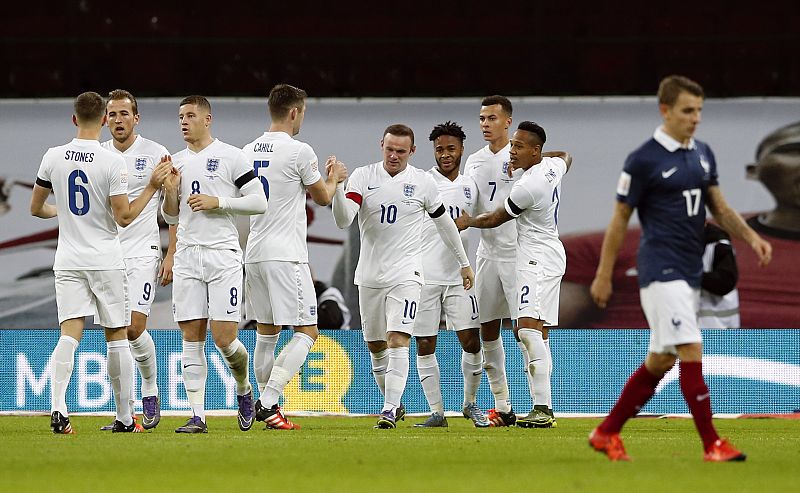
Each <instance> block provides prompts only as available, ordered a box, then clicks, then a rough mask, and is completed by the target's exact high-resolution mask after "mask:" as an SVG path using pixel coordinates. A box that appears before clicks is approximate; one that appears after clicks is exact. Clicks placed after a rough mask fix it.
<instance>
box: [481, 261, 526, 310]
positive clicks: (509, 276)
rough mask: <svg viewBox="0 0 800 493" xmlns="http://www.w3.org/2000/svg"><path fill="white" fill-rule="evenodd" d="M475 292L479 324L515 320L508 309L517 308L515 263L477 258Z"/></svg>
mask: <svg viewBox="0 0 800 493" xmlns="http://www.w3.org/2000/svg"><path fill="white" fill-rule="evenodd" d="M476 265H477V268H478V271H477V272H476V273H475V292H476V294H477V296H478V309H479V310H480V319H479V321H480V322H481V323H484V322H491V321H492V320H500V319H503V318H511V319H512V320H516V319H517V314H516V313H511V311H510V310H509V308H515V307H516V306H517V303H516V299H517V272H516V262H501V261H499V260H487V259H485V258H481V257H478V258H477V260H476Z"/></svg>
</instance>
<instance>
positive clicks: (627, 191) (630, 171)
mask: <svg viewBox="0 0 800 493" xmlns="http://www.w3.org/2000/svg"><path fill="white" fill-rule="evenodd" d="M646 184H647V180H646V176H645V174H644V173H643V171H642V164H641V161H640V160H639V159H638V158H637V156H636V153H633V154H631V155H630V156H628V158H627V159H626V160H625V166H623V168H622V173H620V175H619V181H618V182H617V201H619V202H624V203H626V204H628V205H629V206H631V207H636V206H637V205H639V202H640V201H641V200H642V195H643V193H644V189H645V186H646Z"/></svg>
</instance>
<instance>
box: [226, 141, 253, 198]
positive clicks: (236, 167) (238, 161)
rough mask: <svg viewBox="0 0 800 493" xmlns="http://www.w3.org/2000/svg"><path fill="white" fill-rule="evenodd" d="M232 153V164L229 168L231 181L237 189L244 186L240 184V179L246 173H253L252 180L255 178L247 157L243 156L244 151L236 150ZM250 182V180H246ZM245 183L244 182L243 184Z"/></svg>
mask: <svg viewBox="0 0 800 493" xmlns="http://www.w3.org/2000/svg"><path fill="white" fill-rule="evenodd" d="M234 149H235V150H234V151H233V156H232V157H233V163H232V166H231V175H232V176H231V181H232V182H234V183H236V184H237V186H238V187H239V188H242V186H244V183H241V184H240V179H241V178H242V177H244V176H245V175H246V174H247V173H253V178H255V173H254V172H253V167H252V165H250V162H249V161H248V160H247V156H245V154H244V151H242V150H241V149H236V148H234ZM247 181H250V180H247ZM245 183H246V182H245Z"/></svg>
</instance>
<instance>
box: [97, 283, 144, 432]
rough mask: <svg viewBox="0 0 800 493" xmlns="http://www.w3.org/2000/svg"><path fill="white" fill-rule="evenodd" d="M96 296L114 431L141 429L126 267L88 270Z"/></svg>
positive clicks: (136, 430) (137, 430)
mask: <svg viewBox="0 0 800 493" xmlns="http://www.w3.org/2000/svg"><path fill="white" fill-rule="evenodd" d="M87 276H88V279H89V285H90V287H91V289H92V293H93V294H94V298H95V308H96V310H97V321H98V323H99V324H100V325H102V326H103V327H105V336H106V341H107V342H106V345H107V348H108V349H107V359H108V377H109V379H110V380H111V389H112V390H113V393H114V402H115V404H116V409H117V416H116V420H115V421H114V425H113V428H112V430H111V431H112V432H140V431H142V427H141V425H139V424H138V423H136V422H135V421H134V420H133V409H132V408H131V402H132V394H133V356H132V355H131V349H130V345H129V344H128V336H127V331H126V328H127V327H128V326H129V325H130V323H131V309H130V297H129V294H128V277H127V275H126V274H125V270H124V269H120V270H108V271H92V272H87Z"/></svg>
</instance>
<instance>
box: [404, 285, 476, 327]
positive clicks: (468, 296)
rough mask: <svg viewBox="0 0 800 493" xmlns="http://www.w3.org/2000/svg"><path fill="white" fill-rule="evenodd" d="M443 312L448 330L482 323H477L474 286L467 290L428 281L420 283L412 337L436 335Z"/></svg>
mask: <svg viewBox="0 0 800 493" xmlns="http://www.w3.org/2000/svg"><path fill="white" fill-rule="evenodd" d="M443 311H444V316H445V319H446V320H447V330H455V331H459V330H464V329H475V328H478V327H480V326H481V324H480V322H478V298H477V297H476V296H475V290H474V289H470V290H469V291H467V290H465V289H464V286H462V285H461V284H457V285H454V286H440V285H437V284H427V285H425V286H422V292H421V294H420V297H419V309H418V310H417V317H416V319H415V320H414V337H431V336H435V335H437V334H438V333H439V322H441V320H442V312H443Z"/></svg>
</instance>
